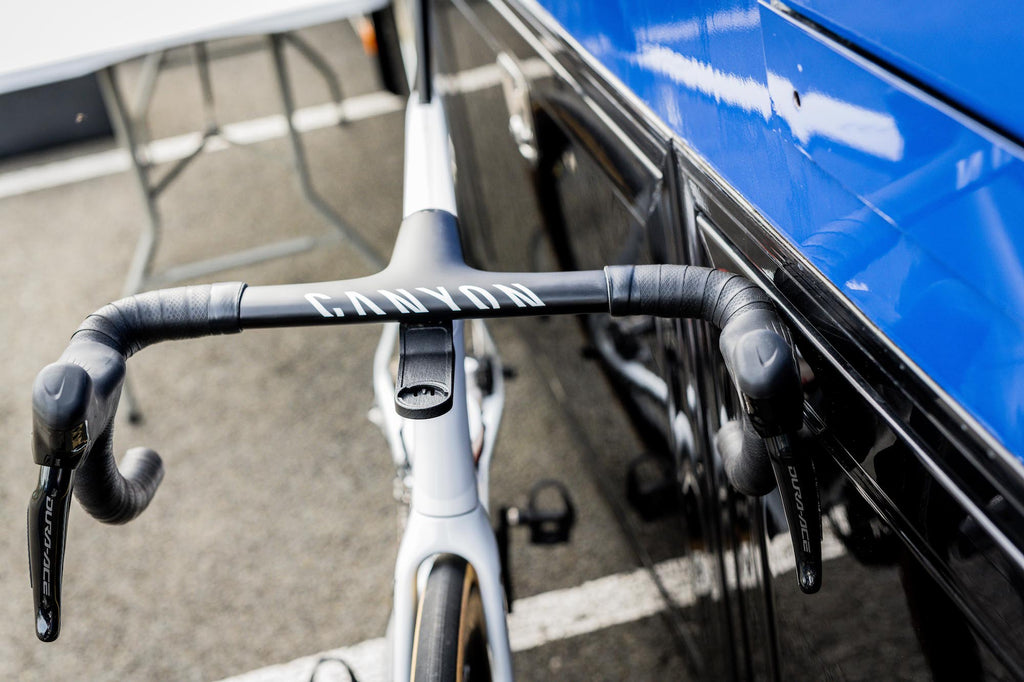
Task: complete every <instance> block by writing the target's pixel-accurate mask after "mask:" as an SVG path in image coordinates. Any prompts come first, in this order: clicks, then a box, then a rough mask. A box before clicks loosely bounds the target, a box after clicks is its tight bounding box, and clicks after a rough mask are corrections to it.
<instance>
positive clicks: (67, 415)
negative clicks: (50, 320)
mask: <svg viewBox="0 0 1024 682" xmlns="http://www.w3.org/2000/svg"><path fill="white" fill-rule="evenodd" d="M92 390H93V382H92V379H91V378H90V377H89V374H88V372H87V371H86V370H85V369H84V368H82V367H80V366H78V365H74V364H70V363H56V364H53V365H49V366H48V367H46V368H45V369H43V371H42V372H40V373H39V376H38V377H37V379H36V384H35V386H34V388H33V395H32V403H33V425H32V451H33V457H34V459H35V462H36V464H38V465H40V466H39V484H38V486H37V487H36V490H35V492H33V493H32V497H31V499H30V500H29V503H28V559H29V579H30V581H31V583H32V596H33V600H34V605H35V621H36V637H38V638H39V639H40V640H42V641H44V642H52V641H54V640H55V639H57V636H58V635H59V634H60V601H61V585H62V582H63V574H64V546H65V543H66V540H67V528H68V513H69V512H70V508H71V492H72V490H73V488H74V481H75V469H76V468H77V466H78V465H79V463H80V462H81V461H82V458H83V457H84V456H85V454H86V452H87V450H88V446H89V442H90V441H89V419H88V414H87V413H88V409H89V406H90V402H91V396H92Z"/></svg>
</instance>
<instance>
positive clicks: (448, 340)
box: [395, 320, 455, 419]
mask: <svg viewBox="0 0 1024 682" xmlns="http://www.w3.org/2000/svg"><path fill="white" fill-rule="evenodd" d="M454 385H455V341H454V339H453V338H452V323H451V321H450V320H449V321H444V322H428V323H423V324H405V323H403V324H402V325H401V326H400V328H399V335H398V380H397V381H396V382H395V411H396V412H397V413H398V414H399V415H400V416H402V417H405V418H406V419H433V418H434V417H440V416H441V415H442V414H445V413H446V412H448V410H450V409H451V408H452V402H453V393H454V390H453V389H454Z"/></svg>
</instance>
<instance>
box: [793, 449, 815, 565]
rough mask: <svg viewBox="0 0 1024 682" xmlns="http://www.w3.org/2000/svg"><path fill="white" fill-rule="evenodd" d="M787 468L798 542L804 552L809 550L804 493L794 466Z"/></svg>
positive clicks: (809, 534)
mask: <svg viewBox="0 0 1024 682" xmlns="http://www.w3.org/2000/svg"><path fill="white" fill-rule="evenodd" d="M787 467H788V469H789V479H790V480H789V482H790V485H792V486H793V499H794V500H796V517H797V519H799V521H800V541H801V542H800V544H801V545H802V549H803V551H805V552H810V551H811V531H810V529H809V528H808V527H807V517H806V516H805V515H804V495H803V491H802V490H801V489H800V479H799V476H798V474H797V471H796V467H795V466H793V465H792V464H789V465H787Z"/></svg>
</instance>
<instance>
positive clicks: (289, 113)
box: [270, 33, 384, 267]
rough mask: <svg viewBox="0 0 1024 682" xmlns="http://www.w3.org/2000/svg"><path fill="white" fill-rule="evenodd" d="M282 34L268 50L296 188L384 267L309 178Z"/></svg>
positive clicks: (344, 235)
mask: <svg viewBox="0 0 1024 682" xmlns="http://www.w3.org/2000/svg"><path fill="white" fill-rule="evenodd" d="M284 40H285V38H284V34H281V33H274V34H271V35H270V51H271V55H272V56H273V62H274V74H275V75H276V77H277V85H278V94H279V95H280V97H281V106H282V108H283V109H284V117H285V121H286V123H287V126H288V142H289V146H290V147H291V153H292V161H293V165H294V167H295V176H296V178H297V179H298V181H299V188H300V189H301V190H302V194H303V196H304V197H305V198H306V201H308V202H309V203H310V205H311V206H313V208H315V209H316V211H317V212H318V213H319V214H320V215H321V216H322V217H323V218H324V220H326V221H327V222H329V223H330V224H331V225H333V226H334V227H335V229H336V230H337V231H338V234H339V235H340V236H341V237H342V238H343V239H345V240H347V241H348V242H349V243H350V244H351V245H352V246H353V247H355V249H356V250H357V251H358V252H359V253H360V254H361V255H362V256H363V258H365V259H366V260H367V261H368V262H369V263H370V264H371V265H373V266H375V267H383V266H384V260H383V259H382V258H381V257H380V256H379V255H378V254H377V252H376V251H375V250H374V249H373V247H371V246H370V245H369V244H368V243H367V242H366V241H365V240H363V238H362V237H360V236H359V234H357V233H356V232H353V231H352V229H351V228H350V227H349V226H348V225H346V224H345V222H344V221H343V220H342V219H341V217H340V216H339V215H338V214H337V213H335V212H334V209H332V208H331V207H330V206H329V205H328V204H327V203H326V202H325V201H324V200H323V199H322V198H321V197H320V195H319V194H317V193H316V190H315V189H314V188H313V184H312V182H311V180H310V177H309V165H308V164H307V163H306V152H305V149H304V148H303V146H302V140H301V138H300V137H299V132H298V130H296V129H295V123H294V121H293V120H292V119H293V116H294V114H295V100H294V98H293V97H292V91H291V80H290V79H289V77H288V69H287V66H286V64H285V56H284Z"/></svg>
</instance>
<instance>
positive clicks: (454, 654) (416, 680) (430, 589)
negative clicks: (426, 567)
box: [412, 554, 491, 682]
mask: <svg viewBox="0 0 1024 682" xmlns="http://www.w3.org/2000/svg"><path fill="white" fill-rule="evenodd" d="M414 642H415V643H414V645H413V651H412V657H413V665H412V679H413V682H490V680H491V666H490V661H489V660H488V658H487V633H486V629H485V624H484V611H483V603H482V602H481V600H480V587H479V585H478V584H477V581H476V572H475V571H474V570H473V567H472V566H470V565H469V564H468V563H466V561H465V559H462V558H460V557H457V556H452V555H448V554H445V555H442V556H439V557H437V559H435V561H434V565H433V567H432V568H431V569H430V576H429V577H428V578H427V587H426V589H425V590H424V593H423V598H422V599H421V600H420V606H419V610H418V612H417V614H416V633H415V635H414Z"/></svg>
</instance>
